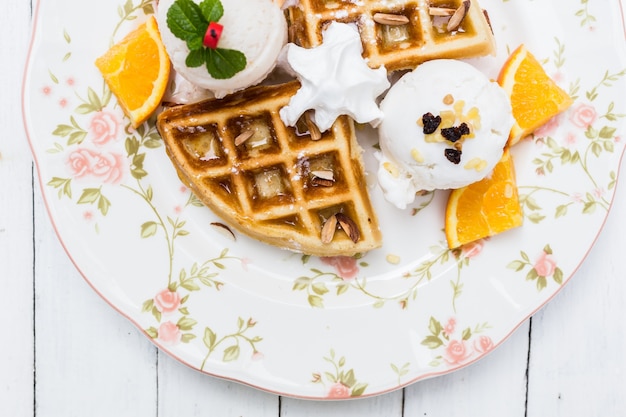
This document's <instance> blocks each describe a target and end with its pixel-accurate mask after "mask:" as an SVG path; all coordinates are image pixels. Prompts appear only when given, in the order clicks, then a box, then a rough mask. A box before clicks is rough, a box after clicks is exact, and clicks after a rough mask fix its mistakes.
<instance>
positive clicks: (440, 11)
mask: <svg viewBox="0 0 626 417" xmlns="http://www.w3.org/2000/svg"><path fill="white" fill-rule="evenodd" d="M454 12H456V9H452V8H449V7H429V8H428V14H430V15H431V16H452V15H453V14H454Z"/></svg>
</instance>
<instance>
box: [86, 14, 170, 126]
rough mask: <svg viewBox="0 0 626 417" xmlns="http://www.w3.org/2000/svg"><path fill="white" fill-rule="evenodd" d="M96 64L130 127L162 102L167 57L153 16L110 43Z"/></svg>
mask: <svg viewBox="0 0 626 417" xmlns="http://www.w3.org/2000/svg"><path fill="white" fill-rule="evenodd" d="M95 64H96V67H98V69H99V70H100V72H101V73H102V76H103V77H104V80H105V81H106V83H107V85H108V86H109V88H110V89H111V92H112V93H113V94H114V95H115V96H116V97H117V101H118V103H119V104H120V106H121V107H122V109H123V110H124V113H125V114H126V115H127V116H128V117H129V118H130V120H131V124H132V126H133V127H135V128H136V127H138V126H139V125H141V124H142V123H143V122H144V121H146V119H148V117H150V115H152V113H153V112H154V111H155V110H156V108H157V107H158V106H159V105H160V104H161V100H162V98H163V94H165V89H166V88H167V84H168V79H169V75H170V60H169V57H168V55H167V52H166V50H165V47H164V46H163V42H162V41H161V35H160V33H159V29H158V27H157V22H156V19H155V18H154V16H150V17H149V18H148V20H147V21H146V22H145V23H143V24H141V25H140V26H139V27H137V29H135V30H133V31H132V32H131V33H129V34H128V35H126V37H124V39H122V40H121V41H120V42H118V43H116V44H115V45H113V46H112V47H111V48H110V49H109V50H108V51H107V52H106V53H104V55H102V56H101V57H99V58H98V59H96V62H95Z"/></svg>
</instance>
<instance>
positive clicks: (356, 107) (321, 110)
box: [280, 22, 390, 132]
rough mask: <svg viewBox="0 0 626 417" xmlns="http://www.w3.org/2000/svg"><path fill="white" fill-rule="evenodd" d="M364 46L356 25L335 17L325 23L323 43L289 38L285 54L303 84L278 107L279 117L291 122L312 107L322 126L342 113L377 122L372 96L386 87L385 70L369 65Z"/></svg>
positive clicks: (379, 117)
mask: <svg viewBox="0 0 626 417" xmlns="http://www.w3.org/2000/svg"><path fill="white" fill-rule="evenodd" d="M362 52H363V47H362V45H361V37H360V36H359V32H358V31H357V29H356V28H355V27H354V26H353V25H351V24H347V23H339V22H332V23H331V24H330V25H329V26H328V27H327V28H326V30H325V31H324V33H323V42H322V44H321V45H319V46H317V47H315V48H309V49H307V48H302V47H300V46H297V45H295V44H292V43H290V44H287V45H286V46H285V51H283V53H284V58H285V59H286V61H287V64H288V66H289V67H290V69H291V70H292V72H293V73H294V74H295V76H296V78H298V80H300V83H301V84H302V86H301V87H300V89H299V90H298V91H297V93H296V94H295V95H294V96H293V97H292V98H291V100H290V102H289V104H288V105H287V106H285V107H283V108H282V109H281V110H280V116H281V118H282V120H283V122H284V123H285V124H286V125H288V126H295V124H296V122H297V121H298V119H299V118H300V116H302V114H304V112H305V111H307V110H310V109H312V110H314V111H315V112H314V115H313V117H312V119H313V122H314V123H315V124H316V125H317V127H318V128H319V129H320V131H322V132H324V131H326V130H328V129H329V128H330V127H331V125H332V124H333V123H334V122H335V119H337V117H338V116H340V115H344V114H345V115H348V116H350V117H352V118H353V119H354V120H355V121H357V122H358V123H371V124H372V125H373V126H376V125H378V123H380V121H381V120H382V117H383V113H382V111H381V110H380V109H379V108H378V103H377V101H376V99H377V98H378V96H380V95H381V94H382V93H383V92H385V91H386V90H387V89H388V88H389V85H390V84H389V80H388V79H387V70H386V69H385V68H384V67H383V66H381V67H380V68H377V69H372V68H370V67H369V66H368V65H367V62H366V61H365V59H363V57H362V55H361V54H362Z"/></svg>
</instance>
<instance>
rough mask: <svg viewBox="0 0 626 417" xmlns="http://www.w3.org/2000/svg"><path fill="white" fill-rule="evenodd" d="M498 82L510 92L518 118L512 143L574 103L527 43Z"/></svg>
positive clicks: (514, 113)
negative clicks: (548, 73)
mask: <svg viewBox="0 0 626 417" xmlns="http://www.w3.org/2000/svg"><path fill="white" fill-rule="evenodd" d="M498 84H500V86H502V88H504V90H505V91H506V92H507V93H508V95H509V98H510V100H511V107H512V108H513V117H514V118H515V124H514V125H513V128H512V129H511V133H510V135H509V142H508V143H509V146H512V145H515V144H516V143H517V142H519V141H520V140H521V139H523V138H524V137H526V136H528V135H530V134H531V133H533V132H534V131H535V130H537V129H538V128H539V127H541V126H543V125H544V124H545V123H546V122H548V120H550V119H551V118H553V117H554V116H556V115H558V114H559V113H561V112H563V111H565V110H566V109H567V108H568V107H569V106H571V104H572V102H573V101H572V99H571V98H570V96H569V95H568V94H567V93H566V92H565V91H563V90H562V89H561V87H559V86H558V85H557V84H556V83H555V82H554V80H552V79H551V78H550V77H549V76H548V75H547V74H546V72H545V70H544V68H543V67H542V66H541V63H539V61H537V59H536V58H535V57H534V56H533V55H532V54H531V53H530V52H528V50H527V49H526V47H525V46H524V45H520V46H519V47H518V48H517V49H516V50H515V51H514V52H513V53H512V54H511V55H510V56H509V58H508V59H507V61H506V62H505V63H504V65H503V66H502V69H501V70H500V74H499V75H498Z"/></svg>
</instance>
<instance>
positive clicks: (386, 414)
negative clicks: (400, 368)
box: [280, 390, 414, 417]
mask: <svg viewBox="0 0 626 417" xmlns="http://www.w3.org/2000/svg"><path fill="white" fill-rule="evenodd" d="M402 397H403V392H402V390H399V391H395V392H391V393H389V394H385V395H379V396H376V397H369V398H364V399H358V400H348V401H341V402H334V401H303V400H296V399H292V398H283V399H282V401H281V413H280V417H363V416H367V417H401V416H403V415H405V414H403V413H402ZM406 415H407V416H408V415H414V414H406Z"/></svg>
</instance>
